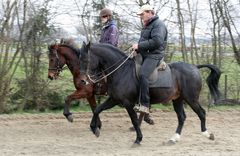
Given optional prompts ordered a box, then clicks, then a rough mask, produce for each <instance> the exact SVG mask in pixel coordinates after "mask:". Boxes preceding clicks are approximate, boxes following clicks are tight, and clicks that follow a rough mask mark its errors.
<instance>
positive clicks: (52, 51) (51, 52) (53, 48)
mask: <svg viewBox="0 0 240 156" xmlns="http://www.w3.org/2000/svg"><path fill="white" fill-rule="evenodd" d="M48 57H49V64H48V78H49V79H51V80H53V79H56V78H57V77H58V76H59V73H60V71H62V67H63V66H64V65H65V61H64V59H63V57H62V56H61V55H60V54H59V45H58V44H51V45H49V46H48Z"/></svg>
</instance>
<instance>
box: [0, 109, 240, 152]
mask: <svg viewBox="0 0 240 156" xmlns="http://www.w3.org/2000/svg"><path fill="white" fill-rule="evenodd" d="M186 115H187V119H186V122H185V126H184V128H183V132H182V136H181V140H180V142H178V143H177V144H175V145H171V146H169V145H165V144H164V143H165V142H166V141H167V140H168V139H169V138H170V137H171V136H172V135H173V134H174V131H175V129H176V126H177V118H176V114H175V112H172V111H161V110H154V111H153V113H152V117H153V118H154V121H155V125H148V124H146V123H143V124H142V133H143V137H144V138H143V141H142V143H141V145H140V146H138V147H132V145H133V142H134V140H135V138H136V134H135V132H130V131H129V127H131V126H132V124H131V122H130V118H129V117H128V115H127V113H126V112H125V111H124V110H120V111H117V112H103V113H101V115H100V117H101V120H102V124H103V127H102V129H101V135H100V137H99V138H96V137H95V135H93V134H92V132H91V131H90V129H89V124H90V120H91V117H92V114H91V113H86V112H81V113H74V122H73V123H69V122H67V120H66V119H65V118H64V117H63V116H62V114H38V115H32V114H24V115H0V156H15V155H27V156H28V155H31V156H35V155H37V156H55V155H56V156H72V155H74V156H75V155H76V156H79V155H87V156H91V155H103V156H105V155H113V156H118V155H121V156H122V155H124V156H129V155H134V156H137V155H144V156H151V155H154V156H155V155H156V156H160V155H163V156H178V155H182V156H195V155H196V156H205V155H207V156H239V155H240V111H237V110H229V111H216V110H211V111H210V112H207V127H208V130H209V132H213V133H214V135H215V140H214V141H212V140H208V139H207V138H205V137H203V136H202V135H201V133H200V121H199V119H198V118H197V116H196V114H194V113H193V112H192V111H191V110H187V111H186Z"/></svg>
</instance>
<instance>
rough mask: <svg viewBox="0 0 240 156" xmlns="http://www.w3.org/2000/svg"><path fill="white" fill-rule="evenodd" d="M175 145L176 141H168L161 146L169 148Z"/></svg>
mask: <svg viewBox="0 0 240 156" xmlns="http://www.w3.org/2000/svg"><path fill="white" fill-rule="evenodd" d="M175 144H176V141H173V140H168V141H167V142H163V145H167V146H171V145H175Z"/></svg>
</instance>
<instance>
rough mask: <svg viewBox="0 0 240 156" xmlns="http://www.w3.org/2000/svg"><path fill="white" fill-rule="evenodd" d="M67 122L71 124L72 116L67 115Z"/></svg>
mask: <svg viewBox="0 0 240 156" xmlns="http://www.w3.org/2000/svg"><path fill="white" fill-rule="evenodd" d="M67 120H68V121H69V122H73V115H72V114H71V115H69V116H68V117H67Z"/></svg>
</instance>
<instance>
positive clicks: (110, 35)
mask: <svg viewBox="0 0 240 156" xmlns="http://www.w3.org/2000/svg"><path fill="white" fill-rule="evenodd" d="M99 42H100V43H109V44H112V45H114V46H116V47H117V45H118V28H117V26H116V24H115V22H114V21H113V20H111V21H109V22H108V23H107V24H106V25H105V26H104V27H103V28H102V32H101V37H100V41H99Z"/></svg>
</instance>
